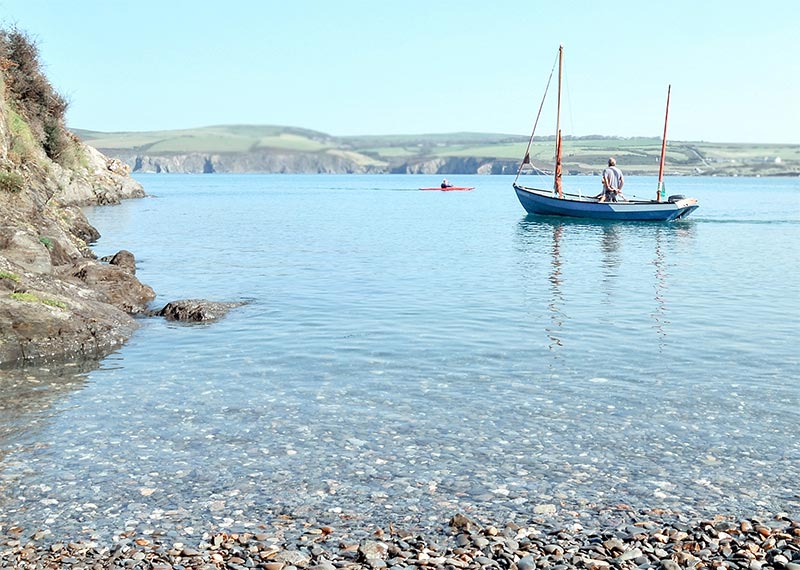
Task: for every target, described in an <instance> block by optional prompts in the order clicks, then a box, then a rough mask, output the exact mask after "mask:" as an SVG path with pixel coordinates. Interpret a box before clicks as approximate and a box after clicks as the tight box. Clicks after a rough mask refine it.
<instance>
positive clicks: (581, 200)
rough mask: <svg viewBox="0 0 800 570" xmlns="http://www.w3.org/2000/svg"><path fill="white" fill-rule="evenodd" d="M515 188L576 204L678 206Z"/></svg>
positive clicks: (520, 186) (653, 201)
mask: <svg viewBox="0 0 800 570" xmlns="http://www.w3.org/2000/svg"><path fill="white" fill-rule="evenodd" d="M514 188H515V189H517V190H523V191H525V192H528V193H529V194H535V195H536V196H539V197H541V198H549V199H552V200H558V201H559V202H572V203H575V204H614V205H615V206H625V205H628V206H641V205H645V204H650V205H659V206H677V203H676V202H669V201H667V202H661V201H658V200H621V201H617V202H600V201H599V200H598V199H597V198H594V197H591V196H583V195H581V194H570V193H567V192H564V197H563V198H559V197H558V196H555V195H554V193H555V191H554V190H544V189H542V188H533V187H530V186H522V185H520V184H516V183H514ZM568 196H573V197H575V198H577V199H573V198H568ZM682 199H683V200H695V201H696V199H695V198H682Z"/></svg>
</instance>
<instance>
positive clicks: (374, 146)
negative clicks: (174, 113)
mask: <svg viewBox="0 0 800 570" xmlns="http://www.w3.org/2000/svg"><path fill="white" fill-rule="evenodd" d="M74 132H75V133H76V134H77V135H78V136H79V137H80V138H81V139H83V140H84V141H85V142H87V143H89V144H91V145H92V146H94V147H96V148H98V149H100V150H101V151H103V152H105V153H106V154H108V155H111V156H114V155H120V156H125V157H131V156H146V157H149V158H154V157H155V158H157V157H159V156H175V155H182V154H187V155H188V154H197V153H200V154H207V155H225V156H233V155H236V156H242V157H246V156H247V155H248V154H252V153H257V152H258V153H262V154H263V153H269V152H272V151H274V152H281V153H282V154H283V155H287V153H288V154H293V155H308V156H311V155H314V153H327V154H329V155H331V156H334V155H335V156H337V157H339V158H341V159H343V160H346V161H350V162H352V164H353V165H354V166H357V167H369V168H371V169H372V171H380V170H381V169H383V170H386V171H389V170H391V169H395V171H397V169H400V170H402V168H403V165H413V164H417V163H423V162H425V161H431V160H435V159H436V160H451V163H452V160H456V161H457V160H463V161H470V164H474V162H475V161H477V162H481V163H483V162H486V163H491V162H495V161H502V162H503V163H504V164H511V163H514V162H517V163H518V161H520V160H521V159H522V157H523V155H524V153H525V148H526V146H527V144H528V137H526V136H521V135H509V134H497V133H442V134H424V135H386V136H379V135H375V136H349V137H335V136H331V135H328V134H325V133H321V132H318V131H312V130H308V129H298V128H294V127H283V126H276V125H218V126H211V127H203V128H197V129H182V130H174V131H151V132H118V133H104V132H97V131H86V130H75V131H74ZM660 152H661V141H660V140H659V139H658V138H655V137H651V138H641V137H639V138H609V137H600V136H597V137H576V138H570V137H565V139H564V142H563V162H564V166H565V168H566V170H567V171H568V172H570V173H573V174H581V173H592V172H597V171H599V170H600V169H602V168H603V167H604V166H605V163H606V161H607V160H608V157H609V156H614V157H616V158H617V162H618V164H619V165H620V166H621V167H622V168H623V170H624V171H626V172H629V173H639V174H649V173H655V172H656V171H657V169H658V159H659V155H660ZM530 154H531V159H532V161H533V164H534V166H535V167H536V168H539V169H543V170H548V169H552V165H553V155H554V142H553V137H544V138H540V139H535V140H534V143H533V145H532V147H531V152H530ZM317 156H319V155H317ZM666 162H667V170H668V172H671V173H673V174H706V175H712V174H716V175H743V176H752V175H765V176H767V175H800V145H785V144H784V145H770V144H746V143H713V142H690V141H668V145H667V160H666ZM453 164H455V163H453ZM408 168H412V166H409V167H408Z"/></svg>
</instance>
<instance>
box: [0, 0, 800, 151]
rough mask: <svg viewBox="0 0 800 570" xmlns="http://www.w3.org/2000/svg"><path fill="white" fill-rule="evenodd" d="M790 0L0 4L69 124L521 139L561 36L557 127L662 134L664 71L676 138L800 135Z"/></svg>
mask: <svg viewBox="0 0 800 570" xmlns="http://www.w3.org/2000/svg"><path fill="white" fill-rule="evenodd" d="M794 2H795V0H760V1H759V2H746V3H744V2H731V1H730V0H725V1H718V0H670V2H663V3H661V2H658V3H656V2H643V1H642V0H635V1H629V0H619V1H616V2H598V1H570V0H551V1H549V2H544V1H542V0H440V1H437V0H365V1H361V0H336V1H333V0H327V1H322V0H320V1H318V0H260V1H245V0H227V1H225V2H220V1H205V0H192V1H183V0H158V1H151V0H138V1H136V2H122V1H117V0H102V1H96V0H70V1H61V0H50V1H45V0H0V25H3V26H4V27H6V28H8V27H10V26H16V27H17V28H19V29H21V30H23V31H25V32H26V33H28V35H29V36H30V37H31V38H32V39H34V40H35V41H36V43H37V45H38V47H39V52H40V58H41V61H42V63H43V66H44V71H45V73H46V75H47V76H48V78H49V79H50V82H51V83H52V84H53V85H54V87H55V88H56V89H57V90H58V91H59V92H60V93H61V94H62V95H64V96H65V97H66V98H67V100H68V101H69V102H70V106H69V110H68V112H67V122H68V125H69V127H70V128H79V129H90V130H97V131H107V132H112V131H148V130H165V129H180V128H194V127H201V126H209V125H221V124H269V125H286V126H294V127H302V128H307V129H312V130H316V131H322V132H324V133H328V134H331V135H336V136H345V135H368V134H371V135H385V134H426V133H449V132H465V131H469V132H486V133H508V134H521V135H528V134H530V131H531V127H532V125H533V122H534V119H535V116H536V111H537V109H538V106H539V103H540V100H541V99H542V95H543V93H544V89H545V85H546V83H547V78H548V76H549V74H550V72H551V70H552V69H553V63H554V61H555V57H556V54H557V51H558V46H559V44H563V45H564V50H565V58H564V77H565V79H564V84H563V85H564V96H563V101H564V109H563V111H562V120H561V126H562V132H563V133H564V134H565V135H573V136H583V135H591V134H599V135H606V136H625V137H633V136H659V137H660V136H661V134H662V130H663V127H664V111H665V104H666V93H667V86H668V85H671V86H672V95H671V104H670V110H669V130H668V138H669V139H670V140H684V141H711V142H749V143H783V144H787V143H788V144H798V143H800V109H798V106H799V105H800V8H797V5H796V4H795V3H794ZM554 92H555V91H552V93H554ZM548 101H550V99H548ZM550 109H551V107H550V106H548V107H547V108H546V111H545V113H544V115H543V117H542V120H541V122H540V126H539V127H538V128H537V135H551V134H554V130H555V119H554V112H553V111H551V110H550Z"/></svg>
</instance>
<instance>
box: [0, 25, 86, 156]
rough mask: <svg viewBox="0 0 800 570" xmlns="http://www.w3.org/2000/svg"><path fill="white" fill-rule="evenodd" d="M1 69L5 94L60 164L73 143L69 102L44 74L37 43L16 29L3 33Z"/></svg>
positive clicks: (0, 52) (3, 31)
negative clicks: (68, 120) (67, 121)
mask: <svg viewBox="0 0 800 570" xmlns="http://www.w3.org/2000/svg"><path fill="white" fill-rule="evenodd" d="M0 70H2V72H3V77H4V79H5V87H6V94H7V96H8V98H9V99H10V100H11V101H13V102H14V103H15V105H16V107H17V109H18V110H19V113H20V114H21V115H22V117H23V118H24V119H25V121H26V122H27V124H28V126H29V128H30V131H31V133H32V134H33V137H34V139H35V140H36V141H37V142H38V143H39V144H40V145H41V146H42V147H43V148H44V150H45V152H46V153H47V156H48V157H50V158H51V159H52V160H55V161H57V162H60V159H61V157H62V156H63V155H64V151H65V150H66V148H67V147H68V146H69V145H70V143H71V138H70V136H69V131H67V128H66V125H65V124H64V117H65V115H66V112H67V107H68V103H67V101H66V99H64V97H62V96H61V95H60V94H58V93H57V92H56V91H55V90H54V89H53V86H52V85H50V82H49V81H48V80H47V78H46V77H45V75H44V74H43V73H42V71H41V66H40V64H39V50H38V48H37V47H36V43H35V42H34V41H33V40H31V39H30V38H29V37H28V36H27V34H25V33H24V32H22V31H20V30H18V29H16V28H12V29H11V30H0Z"/></svg>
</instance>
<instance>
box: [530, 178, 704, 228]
mask: <svg viewBox="0 0 800 570" xmlns="http://www.w3.org/2000/svg"><path fill="white" fill-rule="evenodd" d="M514 190H516V192H517V198H519V202H520V204H522V207H523V208H525V211H526V212H528V213H529V214H539V215H542V216H567V217H571V218H589V219H593V220H629V221H652V222H669V221H672V220H678V219H680V218H685V217H686V216H688V215H689V214H691V213H692V212H694V211H695V210H696V209H697V208H698V204H697V200H696V199H694V198H680V199H676V200H674V201H668V202H655V201H642V200H634V201H628V202H597V201H594V200H592V199H589V198H579V197H577V196H576V197H574V198H569V197H566V198H557V197H555V196H553V195H552V191H549V190H538V189H535V188H527V187H525V186H518V185H516V184H515V185H514Z"/></svg>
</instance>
